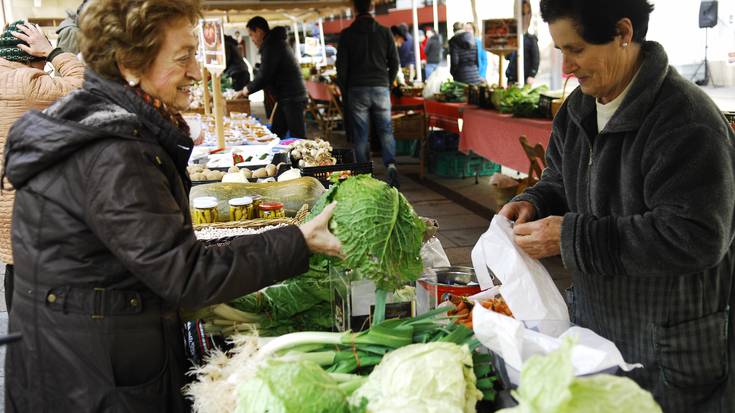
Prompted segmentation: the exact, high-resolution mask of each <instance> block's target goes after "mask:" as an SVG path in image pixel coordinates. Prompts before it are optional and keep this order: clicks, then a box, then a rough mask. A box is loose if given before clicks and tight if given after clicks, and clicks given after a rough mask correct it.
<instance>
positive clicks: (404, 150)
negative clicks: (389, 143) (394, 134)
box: [396, 140, 418, 156]
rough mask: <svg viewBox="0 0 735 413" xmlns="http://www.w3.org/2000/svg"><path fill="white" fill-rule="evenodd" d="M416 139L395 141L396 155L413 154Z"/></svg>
mask: <svg viewBox="0 0 735 413" xmlns="http://www.w3.org/2000/svg"><path fill="white" fill-rule="evenodd" d="M417 143H418V141H402V140H400V141H396V156H413V155H414V154H415V153H416V146H417V145H416V144H417Z"/></svg>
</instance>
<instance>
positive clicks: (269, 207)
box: [260, 201, 283, 211]
mask: <svg viewBox="0 0 735 413" xmlns="http://www.w3.org/2000/svg"><path fill="white" fill-rule="evenodd" d="M260 209H261V210H263V211H273V210H277V209H283V204H282V203H281V202H275V201H271V202H263V203H262V204H260Z"/></svg>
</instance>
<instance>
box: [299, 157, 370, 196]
mask: <svg viewBox="0 0 735 413" xmlns="http://www.w3.org/2000/svg"><path fill="white" fill-rule="evenodd" d="M332 156H333V157H334V158H335V159H336V160H337V163H336V164H335V165H325V166H307V167H303V168H301V175H302V176H313V177H314V178H316V179H318V180H319V182H321V183H322V185H324V186H325V187H327V188H328V187H329V185H330V184H331V182H330V181H329V177H330V176H331V175H332V174H333V173H335V172H342V171H345V172H349V174H350V175H352V176H355V175H363V174H370V175H372V174H373V163H372V162H355V152H354V151H353V150H352V149H340V148H335V149H333V150H332Z"/></svg>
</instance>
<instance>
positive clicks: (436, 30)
mask: <svg viewBox="0 0 735 413" xmlns="http://www.w3.org/2000/svg"><path fill="white" fill-rule="evenodd" d="M437 3H438V0H434V33H435V34H439V6H437ZM447 33H448V32H447Z"/></svg>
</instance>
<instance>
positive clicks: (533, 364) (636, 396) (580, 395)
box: [500, 339, 661, 413]
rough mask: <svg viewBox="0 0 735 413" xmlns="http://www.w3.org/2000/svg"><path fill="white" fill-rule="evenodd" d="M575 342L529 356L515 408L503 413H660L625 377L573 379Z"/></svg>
mask: <svg viewBox="0 0 735 413" xmlns="http://www.w3.org/2000/svg"><path fill="white" fill-rule="evenodd" d="M572 347H574V341H573V340H571V339H567V340H565V341H564V343H563V344H562V346H561V348H560V349H559V350H557V351H555V352H553V353H550V354H548V355H546V356H538V355H536V356H533V357H531V358H530V359H529V360H528V361H527V362H526V363H525V364H524V365H523V368H522V369H521V384H520V386H519V387H518V390H517V391H514V392H513V393H512V394H513V397H514V398H515V399H516V400H517V401H518V403H519V404H518V406H516V407H514V408H511V409H503V410H501V411H500V412H502V413H544V412H556V413H586V412H598V413H608V412H609V413H617V412H628V413H644V412H645V413H660V412H661V407H660V406H659V405H658V404H657V403H656V401H655V400H654V399H653V396H651V393H649V392H647V391H645V390H643V389H641V388H640V387H638V385H637V384H636V383H635V382H634V381H633V380H631V379H629V378H627V377H618V376H612V375H609V374H598V375H594V376H589V377H575V376H574V368H573V366H572Z"/></svg>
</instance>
